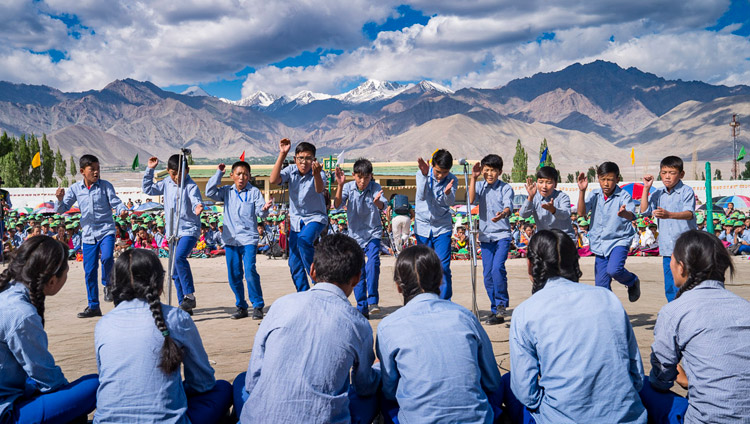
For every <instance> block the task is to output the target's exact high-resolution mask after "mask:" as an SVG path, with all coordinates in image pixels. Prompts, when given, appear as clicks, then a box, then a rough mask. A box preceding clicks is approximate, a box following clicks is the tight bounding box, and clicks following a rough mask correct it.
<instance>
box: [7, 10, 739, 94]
mask: <svg viewBox="0 0 750 424" xmlns="http://www.w3.org/2000/svg"><path fill="white" fill-rule="evenodd" d="M0 15H2V16H4V17H6V21H8V22H10V21H12V22H14V25H13V26H5V27H2V28H0V58H1V59H2V60H3V63H4V64H5V66H3V67H2V68H0V80H7V81H12V82H18V83H27V84H46V85H50V86H53V87H56V88H59V89H61V90H64V91H83V90H88V89H101V88H102V87H104V86H105V85H106V84H108V83H109V82H111V81H112V80H114V79H118V78H120V79H121V78H135V79H138V80H149V81H152V82H154V83H155V84H157V85H159V86H160V87H163V88H165V89H168V90H172V91H176V92H180V91H183V90H184V89H186V88H187V87H189V86H192V85H198V86H200V87H201V88H203V89H204V90H206V91H207V92H209V93H210V94H212V95H215V96H218V97H225V98H229V99H233V100H236V99H239V98H241V97H243V96H247V95H250V94H252V93H253V92H255V91H256V90H263V91H266V92H270V93H274V94H277V95H281V94H294V93H296V92H298V91H300V90H304V89H309V90H312V91H315V92H325V93H329V94H337V93H340V92H343V91H347V90H349V89H351V88H353V87H355V86H356V85H357V84H359V83H361V82H362V81H364V80H366V79H370V78H372V79H380V80H390V81H399V82H412V81H419V80H421V79H428V80H433V81H437V82H440V83H442V84H445V85H449V86H451V87H452V88H454V89H458V88H461V87H466V86H471V87H496V86H499V85H503V84H505V83H507V82H508V81H510V80H512V79H514V78H520V77H525V76H529V75H532V74H534V73H537V72H550V71H555V70H559V69H562V68H564V67H566V66H568V65H570V64H572V63H575V62H582V63H587V62H590V61H593V60H597V59H604V60H609V61H613V62H616V63H618V64H619V65H620V66H623V67H629V66H635V67H637V68H639V69H641V70H644V71H647V72H652V73H655V74H657V75H660V76H663V77H665V78H668V79H676V78H681V79H683V80H702V81H706V82H709V83H715V84H728V85H734V84H750V1H748V0H683V1H681V2H673V1H672V0H651V1H648V2H623V1H620V0H597V1H580V0H557V1H544V0H527V1H524V2H523V3H518V2H510V3H507V2H497V1H493V0H466V1H462V2H455V1H453V0H450V1H449V0H413V1H404V0H401V1H395V2H394V1H388V0H380V1H370V0H325V1H320V2H315V4H311V3H310V2H306V1H302V0H287V1H285V2H266V1H261V0H249V1H248V2H243V3H242V4H240V3H238V2H234V1H231V0H185V1H183V2H159V1H155V0H143V1H139V2H137V3H135V2H132V1H128V0H112V1H111V2H80V1H78V0H35V1H32V2H29V1H27V0H7V1H5V2H3V4H1V5H0Z"/></svg>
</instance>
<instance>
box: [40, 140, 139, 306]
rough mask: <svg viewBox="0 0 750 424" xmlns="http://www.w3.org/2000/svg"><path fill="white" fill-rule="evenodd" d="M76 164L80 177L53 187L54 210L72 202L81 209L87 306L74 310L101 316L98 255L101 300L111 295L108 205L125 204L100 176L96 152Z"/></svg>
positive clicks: (111, 247)
mask: <svg viewBox="0 0 750 424" xmlns="http://www.w3.org/2000/svg"><path fill="white" fill-rule="evenodd" d="M78 164H79V167H80V172H81V175H83V181H81V182H80V183H75V184H73V185H72V186H70V188H69V189H68V190H65V189H63V188H58V189H57V192H56V193H55V196H56V197H57V201H56V202H55V210H56V211H57V213H64V212H67V211H69V210H70V208H71V207H73V204H74V203H76V202H78V207H79V208H80V209H81V228H82V229H83V240H82V241H83V248H82V249H83V271H84V275H85V279H86V294H87V297H88V306H86V309H84V310H83V312H80V313H79V314H78V318H91V317H99V316H102V311H101V309H99V287H98V286H97V282H96V280H97V274H98V270H99V260H100V256H101V263H102V285H103V286H104V300H105V301H106V302H111V301H112V295H111V293H110V290H109V287H107V285H108V284H109V274H110V272H111V271H112V265H113V264H114V252H115V221H114V219H112V209H115V211H116V212H117V213H118V214H120V213H122V212H125V211H126V208H125V205H124V204H123V203H122V200H120V198H119V197H117V194H116V193H115V188H114V187H113V186H112V184H110V183H109V181H105V180H102V179H100V176H99V159H97V158H96V156H93V155H83V156H81V159H80V160H79V161H78Z"/></svg>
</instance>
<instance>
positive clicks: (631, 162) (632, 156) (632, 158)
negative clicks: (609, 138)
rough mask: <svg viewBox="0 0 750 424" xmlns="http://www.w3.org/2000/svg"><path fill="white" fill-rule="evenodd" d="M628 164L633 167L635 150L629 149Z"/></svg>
mask: <svg viewBox="0 0 750 424" xmlns="http://www.w3.org/2000/svg"><path fill="white" fill-rule="evenodd" d="M630 164H631V165H635V148H632V149H630Z"/></svg>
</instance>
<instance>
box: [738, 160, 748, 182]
mask: <svg viewBox="0 0 750 424" xmlns="http://www.w3.org/2000/svg"><path fill="white" fill-rule="evenodd" d="M740 178H741V179H743V180H750V161H747V162H745V170H744V171H742V172H740Z"/></svg>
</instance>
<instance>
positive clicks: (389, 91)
mask: <svg viewBox="0 0 750 424" xmlns="http://www.w3.org/2000/svg"><path fill="white" fill-rule="evenodd" d="M408 88H409V86H407V85H401V84H399V83H397V82H389V81H378V80H373V79H370V80H367V81H365V82H363V83H362V84H360V85H359V86H357V87H356V88H354V89H353V90H351V91H347V92H346V93H342V94H339V95H337V96H334V98H336V99H339V100H341V101H343V102H347V103H364V102H369V101H374V100H382V99H388V98H391V97H394V96H396V95H398V94H399V93H401V92H402V91H404V90H406V89H408Z"/></svg>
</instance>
